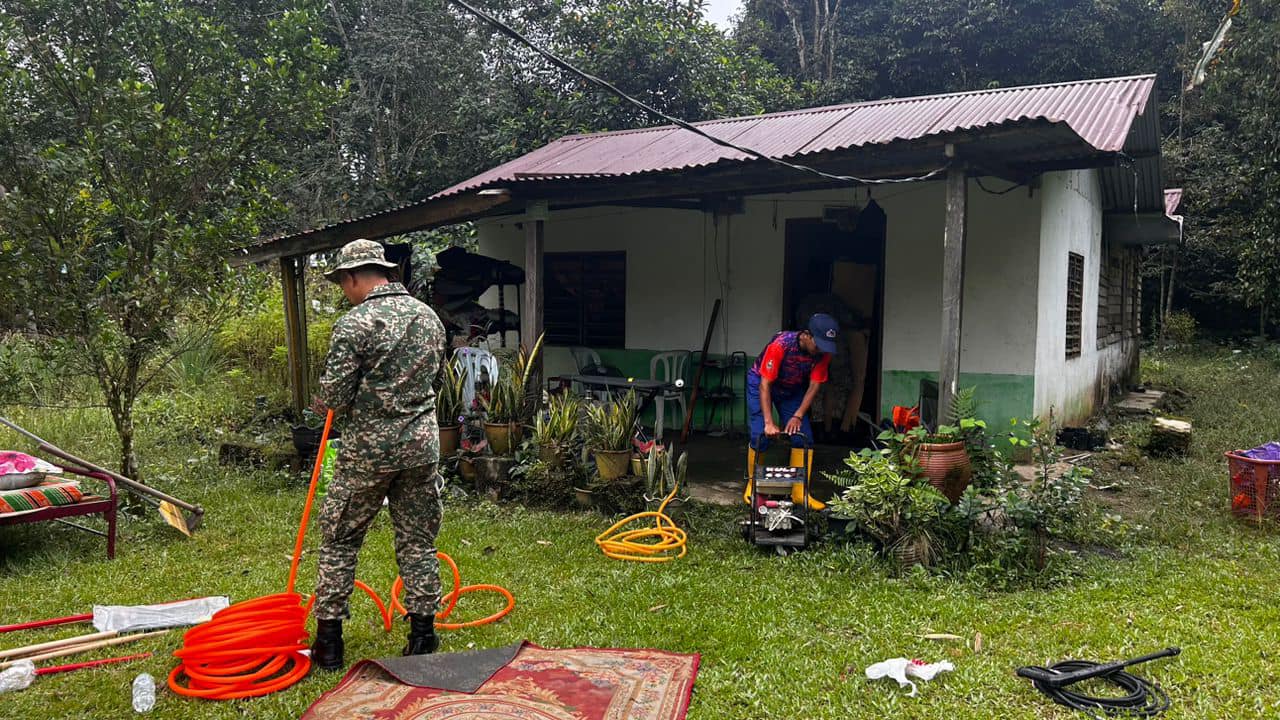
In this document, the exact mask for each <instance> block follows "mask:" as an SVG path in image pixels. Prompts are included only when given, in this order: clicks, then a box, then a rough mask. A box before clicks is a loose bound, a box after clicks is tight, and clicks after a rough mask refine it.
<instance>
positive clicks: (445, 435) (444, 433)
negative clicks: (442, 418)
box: [440, 425, 462, 458]
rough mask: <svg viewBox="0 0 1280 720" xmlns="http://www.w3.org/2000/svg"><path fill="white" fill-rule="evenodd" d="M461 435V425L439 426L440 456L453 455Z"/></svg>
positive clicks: (456, 450)
mask: <svg viewBox="0 0 1280 720" xmlns="http://www.w3.org/2000/svg"><path fill="white" fill-rule="evenodd" d="M461 436H462V427H461V426H459V425H453V426H451V427H442V428H440V457H441V458H447V457H453V456H454V454H455V453H457V452H458V442H459V440H460V438H461Z"/></svg>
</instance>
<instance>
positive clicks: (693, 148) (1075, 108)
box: [432, 75, 1159, 198]
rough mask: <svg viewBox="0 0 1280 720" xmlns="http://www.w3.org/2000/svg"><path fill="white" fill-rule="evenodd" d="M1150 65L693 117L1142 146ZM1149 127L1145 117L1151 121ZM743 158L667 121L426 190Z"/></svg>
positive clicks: (799, 131)
mask: <svg viewBox="0 0 1280 720" xmlns="http://www.w3.org/2000/svg"><path fill="white" fill-rule="evenodd" d="M1154 87H1155V76H1154V75H1140V76H1134V77H1123V78H1104V79H1099V80H1084V81H1079V82H1070V83H1057V84H1052V85H1036V86H1029V87H1013V88H1001V89H995V90H978V91H972V92H964V93H951V94H946V95H931V96H926V97H912V98H900V99H893V100H879V101H875V102H864V103H852V104H847V105H835V106H831V107H820V108H811V109H807V110H797V111H793V112H785V113H773V114H769V115H757V116H752V117H741V118H732V119H727V120H712V121H707V122H701V123H696V125H697V127H698V128H699V129H701V130H703V131H705V132H707V133H709V134H711V135H714V136H715V137H717V138H721V139H725V140H729V141H731V142H733V143H735V144H737V145H742V146H745V147H749V148H751V149H753V150H757V151H759V152H761V153H764V154H765V155H768V156H770V157H775V158H781V159H793V158H803V157H804V156H805V155H809V154H813V153H819V152H831V151H838V150H848V149H853V148H861V147H867V146H871V145H884V144H888V143H892V142H896V141H903V140H919V139H922V138H927V137H930V136H935V135H944V134H948V133H954V132H962V131H969V130H977V129H980V128H988V127H992V126H998V125H1006V124H1010V123H1021V122H1027V121H1047V122H1051V123H1063V124H1065V125H1067V126H1068V127H1070V128H1071V130H1072V131H1074V132H1075V134H1076V135H1078V136H1079V137H1080V138H1081V139H1082V140H1084V141H1085V142H1086V143H1087V144H1088V145H1089V146H1090V147H1092V148H1093V149H1094V150H1096V151H1099V152H1117V153H1118V152H1127V153H1130V154H1140V153H1150V152H1157V151H1158V150H1159V137H1158V133H1155V132H1148V131H1146V130H1147V128H1146V127H1145V126H1146V125H1148V124H1149V123H1146V122H1144V123H1139V124H1140V125H1142V126H1144V127H1143V128H1142V129H1143V130H1144V131H1143V132H1134V130H1135V129H1137V128H1135V119H1137V118H1139V117H1146V118H1153V116H1154V114H1155V113H1154V112H1145V111H1146V110H1147V109H1148V106H1149V105H1153V103H1152V91H1153V89H1154ZM1152 127H1154V126H1152ZM747 159H749V158H748V157H747V156H745V155H743V154H742V153H739V152H737V151H734V150H730V149H728V148H724V147H721V146H719V145H716V144H715V143H713V142H711V141H709V140H707V139H705V138H702V137H699V136H698V135H696V134H694V133H691V132H688V131H686V130H683V129H680V128H677V127H675V126H670V125H667V126H661V127H653V128H643V129H639V130H623V131H617V132H606V133H594V134H590V135H570V136H568V137H563V138H560V139H559V140H556V141H554V142H552V143H550V144H549V145H546V146H544V147H542V148H539V149H537V150H534V151H533V152H531V153H529V154H527V155H524V156H522V157H519V158H516V159H515V160H512V161H510V162H507V163H504V164H502V165H500V166H498V167H496V168H493V169H492V170H489V171H487V172H484V173H481V174H480V175H477V176H475V177H473V178H471V179H469V180H466V181H464V182H461V183H458V184H457V185H454V186H453V187H450V188H448V189H446V190H444V191H442V192H440V193H437V194H436V195H434V196H432V197H433V198H441V197H447V196H450V195H455V194H458V193H462V192H466V191H469V190H476V189H480V188H484V187H492V186H495V185H499V184H508V183H518V182H521V181H527V180H532V179H536V180H542V181H545V180H547V179H552V178H558V177H563V178H569V177H572V178H581V177H583V176H593V177H622V176H628V175H637V174H642V173H654V172H664V171H675V170H686V169H692V168H699V167H706V166H709V165H714V164H716V163H721V162H733V161H741V160H747Z"/></svg>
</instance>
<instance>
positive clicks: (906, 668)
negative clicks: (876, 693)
mask: <svg viewBox="0 0 1280 720" xmlns="http://www.w3.org/2000/svg"><path fill="white" fill-rule="evenodd" d="M955 669H956V666H955V665H952V664H951V663H950V662H947V661H945V660H944V661H942V662H940V663H924V662H921V661H919V660H908V659H906V658H893V659H892V660H885V661H884V662H878V663H876V664H875V665H872V666H870V667H868V668H867V679H868V680H879V679H880V678H886V677H890V678H893V679H894V680H897V681H898V687H907V686H910V687H911V692H909V693H907V697H915V696H916V694H917V690H916V684H915V683H913V682H911V681H910V680H909V679H907V678H908V677H914V678H920V679H921V680H932V679H934V678H935V677H937V676H938V673H942V672H950V671H952V670H955Z"/></svg>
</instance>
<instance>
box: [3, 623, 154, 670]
mask: <svg viewBox="0 0 1280 720" xmlns="http://www.w3.org/2000/svg"><path fill="white" fill-rule="evenodd" d="M167 632H169V631H168V630H153V631H151V632H145V633H138V634H137V635H121V636H120V637H114V638H111V639H109V640H98V641H96V642H90V643H85V644H83V645H75V646H72V647H64V648H59V649H58V650H53V651H51V652H47V653H43V654H40V655H32V656H31V657H26V658H22V659H23V660H30V661H31V662H39V661H41V660H49V659H51V658H56V657H63V656H64V655H77V654H79V653H82V652H88V651H90V650H97V649H99V648H104V647H111V646H113V645H123V644H125V643H130V642H134V641H136V640H142V639H144V638H149V637H155V636H157V635H163V634H165V633H167ZM16 662H20V661H18V660H10V661H9V662H4V663H0V670H4V669H5V668H7V667H10V666H12V665H13V664H14V663H16Z"/></svg>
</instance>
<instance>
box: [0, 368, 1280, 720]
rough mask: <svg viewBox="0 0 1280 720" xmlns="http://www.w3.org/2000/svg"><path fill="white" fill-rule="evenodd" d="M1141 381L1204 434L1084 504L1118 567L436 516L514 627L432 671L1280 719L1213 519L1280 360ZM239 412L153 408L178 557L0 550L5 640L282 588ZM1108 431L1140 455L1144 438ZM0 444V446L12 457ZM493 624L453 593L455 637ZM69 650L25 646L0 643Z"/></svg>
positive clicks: (51, 686) (18, 540)
mask: <svg viewBox="0 0 1280 720" xmlns="http://www.w3.org/2000/svg"><path fill="white" fill-rule="evenodd" d="M1146 366H1147V380H1148V381H1153V382H1155V383H1158V384H1159V383H1173V384H1176V385H1177V386H1178V387H1181V388H1183V389H1184V390H1185V391H1186V392H1187V393H1189V394H1190V398H1189V400H1187V401H1186V402H1187V404H1186V407H1185V408H1183V409H1181V410H1180V412H1181V414H1183V415H1185V416H1187V417H1189V418H1191V419H1192V420H1194V422H1195V424H1196V437H1195V441H1194V445H1193V454H1192V456H1191V458H1189V459H1186V460H1154V459H1136V458H1131V460H1133V461H1135V462H1136V463H1137V466H1136V468H1134V469H1125V470H1119V469H1116V470H1108V471H1105V472H1104V473H1103V474H1102V477H1101V478H1100V480H1104V481H1106V482H1113V481H1120V482H1122V488H1121V489H1120V490H1119V491H1118V492H1117V491H1109V492H1106V493H1097V494H1096V496H1095V497H1094V499H1093V501H1094V502H1095V503H1097V504H1098V506H1099V507H1100V508H1101V509H1100V511H1099V512H1100V513H1101V512H1105V513H1107V514H1114V513H1118V514H1122V515H1123V516H1124V518H1125V521H1124V524H1125V525H1128V526H1130V530H1129V531H1128V532H1127V533H1124V536H1125V537H1126V538H1127V539H1125V540H1123V541H1120V542H1119V543H1118V550H1119V554H1118V556H1117V555H1116V553H1083V554H1082V555H1080V556H1079V557H1077V558H1074V559H1070V558H1068V559H1063V558H1059V561H1058V562H1057V563H1056V564H1055V566H1054V567H1056V568H1057V570H1056V572H1055V573H1054V577H1053V578H1052V580H1051V581H1046V582H1044V583H1038V584H1035V585H1027V586H1023V587H1021V588H1016V589H1013V590H1004V591H997V590H992V589H990V588H989V587H984V586H983V585H982V584H980V583H979V582H978V581H977V580H975V579H973V578H968V577H940V576H930V575H928V574H925V573H924V572H922V571H917V572H916V573H915V574H911V575H908V576H906V577H895V576H894V575H893V574H892V573H891V572H889V571H888V569H887V568H886V566H885V565H883V564H882V563H880V562H878V561H877V560H875V559H874V558H872V557H871V556H870V555H869V553H868V552H867V551H866V550H865V549H862V548H858V547H850V546H845V545H835V544H826V545H824V546H822V547H821V548H819V549H817V550H814V551H811V552H805V553H801V554H798V555H793V556H791V557H787V558H780V557H775V556H772V555H766V554H763V553H760V552H756V551H755V550H753V549H751V548H749V547H747V546H746V545H745V544H744V543H743V542H742V541H741V540H740V539H739V538H738V536H737V534H736V529H735V528H734V522H735V521H736V515H734V514H730V513H726V512H723V511H712V510H707V511H703V512H699V513H695V515H694V516H693V517H692V518H691V519H690V522H689V530H690V533H691V540H690V552H689V555H688V556H687V557H686V558H684V559H683V560H680V561H677V562H675V563H672V564H667V565H659V566H653V565H644V564H635V563H624V562H617V561H612V560H608V559H606V558H604V557H603V556H602V555H601V554H600V553H599V552H598V551H597V549H596V547H595V545H594V544H593V543H592V538H593V537H594V536H595V535H596V534H597V533H598V532H599V531H600V530H602V529H604V528H605V527H606V526H607V525H608V521H607V520H606V519H605V518H602V517H599V516H596V515H590V514H581V513H551V512H536V511H531V510H526V509H523V508H520V507H514V506H502V507H498V506H494V505H490V504H487V503H478V504H477V503H462V502H455V503H451V504H450V505H449V506H448V507H447V508H446V516H445V525H444V530H443V533H442V536H441V539H440V547H441V548H442V549H443V550H445V551H447V552H448V553H450V554H451V555H453V556H454V557H455V558H456V559H457V560H458V562H459V564H460V565H461V567H462V572H463V577H464V581H466V582H494V583H499V584H502V585H505V586H506V587H508V588H510V589H511V590H512V591H513V592H514V593H515V594H516V597H517V601H518V605H517V608H516V610H515V612H513V613H512V614H511V616H509V617H508V619H507V620H505V621H504V622H501V623H498V624H496V625H490V626H486V627H484V628H479V629H471V630H462V631H457V632H450V633H446V635H445V637H444V646H443V650H446V651H452V650H464V649H468V648H484V647H493V646H497V645H500V644H505V643H509V642H511V641H513V640H517V639H520V638H527V639H528V640H531V641H533V642H536V643H538V644H541V645H545V646H570V645H595V646H621V647H640V646H645V647H656V648H663V649H667V650H674V651H681V652H697V653H701V654H702V669H701V672H700V674H699V676H698V680H697V685H696V689H695V691H694V696H693V704H692V707H691V710H690V713H689V717H690V718H694V719H698V718H778V719H783V718H786V719H791V718H841V719H850V718H883V717H891V716H896V717H907V718H945V719H947V720H961V719H964V718H997V717H998V718H1068V717H1082V716H1080V715H1076V714H1074V713H1070V712H1068V711H1066V710H1065V709H1061V708H1058V707H1056V706H1054V705H1052V704H1051V703H1050V702H1049V701H1048V700H1047V699H1045V698H1043V697H1041V696H1040V695H1039V694H1037V693H1036V692H1034V691H1033V690H1032V689H1031V687H1030V685H1029V683H1027V682H1026V681H1023V680H1020V679H1018V678H1016V677H1014V675H1013V669H1014V668H1015V667H1017V666H1019V665H1023V664H1028V663H1031V664H1041V663H1046V662H1050V661H1053V660H1058V659H1065V658H1070V657H1079V658H1092V659H1098V660H1110V659H1118V658H1122V657H1131V656H1136V655H1140V654H1144V653H1147V652H1150V651H1153V650H1156V649H1159V648H1163V647H1165V646H1168V645H1177V646H1181V647H1182V648H1183V654H1182V656H1181V657H1179V658H1176V659H1174V660H1172V661H1169V660H1165V661H1160V662H1158V663H1156V664H1152V665H1148V666H1143V667H1141V669H1140V670H1138V672H1139V673H1140V674H1143V675H1146V676H1149V677H1152V678H1155V679H1158V680H1160V681H1161V682H1162V683H1163V685H1164V686H1165V688H1166V689H1167V690H1168V691H1169V694H1170V695H1171V696H1172V698H1173V708H1172V709H1171V710H1170V711H1169V712H1168V713H1167V714H1166V715H1165V716H1164V717H1168V718H1276V717H1280V693H1277V692H1276V690H1275V676H1276V675H1277V673H1280V662H1277V656H1280V647H1277V641H1278V640H1280V557H1278V555H1280V552H1278V551H1280V544H1278V543H1277V535H1276V534H1275V532H1274V531H1273V530H1256V529H1253V528H1250V527H1247V526H1244V525H1241V524H1240V523H1238V522H1235V521H1233V520H1231V519H1230V518H1229V517H1227V515H1226V513H1225V511H1224V508H1225V507H1226V505H1227V491H1226V487H1225V484H1226V470H1225V464H1224V462H1223V460H1222V456H1221V453H1222V451H1223V450H1226V449H1230V448H1236V447H1251V446H1253V445H1256V444H1259V443H1261V442H1263V441H1266V440H1273V439H1278V438H1280V403H1278V402H1277V398H1280V353H1277V352H1276V349H1275V348H1268V349H1266V350H1258V351H1246V352H1243V353H1239V354H1233V353H1232V352H1231V351H1230V350H1217V349H1214V350H1201V351H1197V352H1194V353H1190V352H1189V353H1184V354H1181V355H1176V356H1167V357H1160V358H1158V359H1156V360H1152V361H1148V362H1147V363H1146ZM237 402H238V401H227V403H229V404H227V405H217V404H216V403H215V404H214V405H215V407H212V408H210V407H208V406H207V402H206V401H204V400H201V399H200V398H196V397H190V398H183V397H181V396H179V397H177V398H176V399H174V398H168V399H154V400H153V401H152V402H151V403H150V404H149V406H148V407H147V408H146V417H148V418H149V422H147V423H145V424H144V428H146V435H145V437H144V438H143V447H142V456H143V457H142V461H143V463H144V467H145V468H146V469H147V472H149V477H150V478H151V479H153V480H154V481H155V482H156V484H157V485H161V486H163V487H166V488H167V489H171V490H172V491H173V492H174V493H175V494H177V495H179V496H181V497H184V498H189V499H193V500H195V501H198V502H200V503H202V504H203V505H204V506H205V508H206V509H207V513H208V514H207V515H206V518H205V525H204V526H203V527H202V528H201V530H199V531H198V532H197V534H196V536H195V537H194V538H192V539H190V540H184V539H182V538H180V537H178V536H177V535H176V534H175V533H174V532H173V531H172V530H170V529H169V528H167V527H166V526H164V525H163V524H162V523H161V522H159V521H158V520H155V519H153V518H152V517H148V518H146V519H145V520H134V521H129V522H126V523H125V524H124V525H123V532H122V537H121V543H120V546H119V555H118V557H117V559H116V560H115V561H111V562H109V561H107V560H106V559H105V554H104V552H103V543H102V541H101V540H100V539H98V538H94V537H92V536H89V535H86V534H83V533H76V532H74V531H72V530H70V529H67V528H60V527H54V526H25V527H20V528H0V623H7V622H17V621H22V620H32V619H39V618H45V617H52V616H59V615H66V614H71V613H79V612H87V611H89V609H90V607H91V606H92V605H93V604H94V603H101V604H131V603H148V602H159V601H164V600H170V599H176V598H183V597H189V596H193V595H209V594H226V595H230V596H231V598H232V600H233V601H238V600H244V599H247V598H251V597H256V596H259V595H263V594H268V593H274V592H280V591H282V590H283V586H284V582H285V577H286V574H287V571H288V560H289V558H288V553H289V550H290V549H291V547H292V540H293V534H294V532H295V529H296V522H297V518H298V515H299V512H300V510H301V504H302V498H303V495H304V489H305V486H304V484H303V481H302V480H301V479H299V478H297V477H292V476H289V475H287V474H284V473H279V472H269V471H259V472H247V471H242V470H239V469H234V468H224V467H219V466H218V465H217V464H216V434H217V430H218V429H219V428H218V427H217V422H213V423H210V422H208V421H202V420H200V419H199V418H201V417H208V416H215V417H217V416H232V415H234V414H235V413H236V412H240V411H243V410H244V408H242V407H240V406H238V405H237V404H236V403H237ZM197 406H198V407H197ZM10 416H11V417H13V419H15V420H17V421H18V422H19V423H22V424H25V425H27V426H28V427H30V428H31V429H33V430H35V431H37V432H42V433H47V434H48V439H50V440H51V441H53V442H55V443H57V444H60V445H62V446H63V447H65V448H67V449H69V450H71V451H73V452H77V451H78V452H80V453H82V454H84V455H87V456H93V457H94V459H97V460H99V461H101V462H104V463H111V464H114V462H113V460H112V458H113V451H112V447H113V445H112V443H111V436H110V435H109V430H108V425H107V424H106V422H105V420H104V418H103V417H102V416H100V415H98V414H97V413H96V412H93V411H74V412H62V413H57V414H56V416H55V413H53V412H51V411H40V412H36V411H25V412H24V411H19V410H16V409H11V415H10ZM1118 433H1119V434H1120V435H1122V436H1132V437H1134V439H1137V438H1138V437H1139V436H1140V435H1141V432H1140V431H1139V430H1138V429H1136V428H1134V427H1123V428H1119V429H1118ZM4 438H5V439H4V440H0V445H14V444H16V439H15V438H13V437H10V436H4ZM201 439H203V440H204V442H201ZM28 449H29V448H28ZM1111 466H1113V467H1118V464H1117V463H1112V464H1111ZM1098 484H1102V482H1099V483H1098ZM1115 535H1118V533H1117V534H1115ZM1113 544H1114V542H1113ZM309 547H310V548H314V536H313V538H312V542H310V543H309ZM308 558H309V559H311V558H313V554H311V553H308ZM359 575H360V577H362V578H363V579H365V580H366V581H367V582H369V583H370V584H372V585H374V586H375V587H380V588H386V587H388V586H389V585H390V583H391V581H392V579H393V578H394V576H395V569H394V561H393V558H392V552H391V533H390V526H389V523H388V522H387V519H386V517H385V514H384V515H383V516H382V517H381V518H380V519H379V521H378V523H377V524H376V526H375V529H374V530H373V532H372V533H371V534H370V537H369V539H368V541H367V543H366V546H365V552H364V554H363V555H362V559H361V567H360V572H359ZM313 582H314V564H313V563H309V562H304V572H303V576H302V580H301V589H303V590H304V591H309V590H310V588H311V587H312V583H313ZM496 606H497V601H496V600H494V601H493V602H492V603H490V602H489V601H488V600H485V599H477V600H473V599H472V597H471V596H468V598H467V599H466V600H464V605H463V606H462V607H461V608H460V610H459V611H458V613H457V615H458V616H469V617H474V616H477V615H479V614H483V613H487V612H489V611H491V610H493V609H495V608H496ZM659 606H661V607H660V608H659ZM654 608H659V609H656V610H654ZM353 612H354V619H353V621H352V622H351V623H349V624H348V631H347V657H348V660H350V661H354V660H356V659H358V658H362V657H371V656H385V655H390V654H395V653H398V652H399V649H400V647H401V645H402V644H403V639H404V638H403V634H404V628H403V627H402V626H397V628H396V629H395V631H394V632H393V634H386V633H384V632H382V629H381V626H380V624H379V623H378V622H377V621H376V617H377V616H376V612H375V611H374V609H373V606H372V604H371V603H370V602H369V601H368V600H367V599H366V598H364V597H363V596H362V595H358V596H357V597H356V598H355V599H354V600H353ZM930 632H947V633H954V634H957V635H963V636H966V637H972V636H973V635H974V634H975V633H979V632H980V633H981V634H982V638H983V642H982V649H981V652H978V653H975V652H973V651H972V650H971V649H969V648H967V647H965V646H964V645H963V644H960V643H940V642H936V641H930V640H925V639H921V638H920V637H919V636H920V635H922V634H924V633H930ZM66 634H68V631H67V630H65V629H64V630H63V631H61V632H23V633H17V634H12V635H9V636H6V637H3V638H0V640H2V641H3V642H2V643H0V644H2V645H3V646H6V647H7V646H12V645H16V644H26V643H33V642H39V641H43V640H47V639H52V638H56V637H60V636H63V635H66ZM178 644H179V634H178V632H173V633H171V634H170V635H167V636H164V637H161V638H158V639H156V640H153V641H147V642H146V644H145V645H139V646H130V648H131V651H132V652H137V651H140V650H141V649H147V650H152V651H154V652H155V653H156V655H155V656H154V657H153V658H151V659H149V660H146V661H142V662H137V663H131V664H128V665H124V666H117V667H114V668H105V669H98V670H91V671H81V672H77V673H74V674H67V675H60V676H50V677H42V678H38V679H37V680H36V683H35V684H34V685H33V686H32V687H31V688H29V689H28V690H26V691H24V692H21V693H17V694H13V695H8V696H5V697H3V698H2V699H0V708H3V711H2V712H3V715H4V716H6V717H14V718H50V717H56V718H123V717H127V716H129V715H131V714H132V710H131V709H130V707H129V697H130V695H129V688H130V683H131V681H132V679H133V677H134V675H135V674H137V673H139V672H142V671H146V672H150V673H152V674H153V675H155V676H156V677H157V678H162V677H164V676H165V675H167V673H168V671H169V669H170V668H171V667H172V666H173V664H174V663H173V659H172V658H171V657H169V656H168V653H169V652H171V651H172V650H174V649H175V648H176V647H177V646H178ZM133 647H137V648H138V649H137V650H133V649H132V648H133ZM110 654H113V653H110V652H107V653H103V654H102V655H100V656H108V655H110ZM114 654H124V653H114ZM904 655H905V656H908V657H919V658H922V659H927V660H934V659H949V660H951V661H953V662H954V663H955V664H956V672H954V673H952V674H950V675H944V676H943V677H942V679H940V680H938V681H935V682H933V683H930V684H925V685H922V686H921V694H920V696H919V697H916V698H908V697H906V696H905V694H904V693H903V692H901V691H900V690H898V689H897V687H896V685H894V684H893V683H892V682H890V681H882V682H878V683H875V684H871V683H868V682H867V681H866V680H865V679H864V678H863V676H862V671H863V669H864V668H865V667H866V666H867V665H869V664H871V663H873V662H876V661H879V660H882V659H886V658H890V657H895V656H904ZM338 677H339V676H338V675H333V674H323V673H318V672H316V673H313V674H312V675H311V676H310V677H308V678H307V679H306V680H305V681H303V682H302V683H300V684H298V685H296V686H295V687H293V688H291V689H289V690H287V691H285V692H281V693H277V694H275V695H271V696H268V697H266V698H260V699H256V700H245V701H238V702H229V703H213V702H202V701H193V700H188V699H186V698H182V697H179V696H176V695H174V694H172V693H170V692H167V691H166V692H162V693H161V694H160V695H159V698H158V700H157V704H156V709H155V710H154V711H153V712H152V713H151V716H152V717H157V718H193V719H194V718H242V717H253V718H292V717H297V716H299V715H300V714H301V713H302V711H303V710H304V709H305V708H306V707H307V706H308V705H309V704H310V703H311V702H312V701H313V700H314V699H315V698H316V697H317V696H318V695H319V694H320V693H321V692H322V691H324V690H326V689H328V688H329V687H331V686H332V685H333V684H334V683H335V682H336V681H337V679H338Z"/></svg>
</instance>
